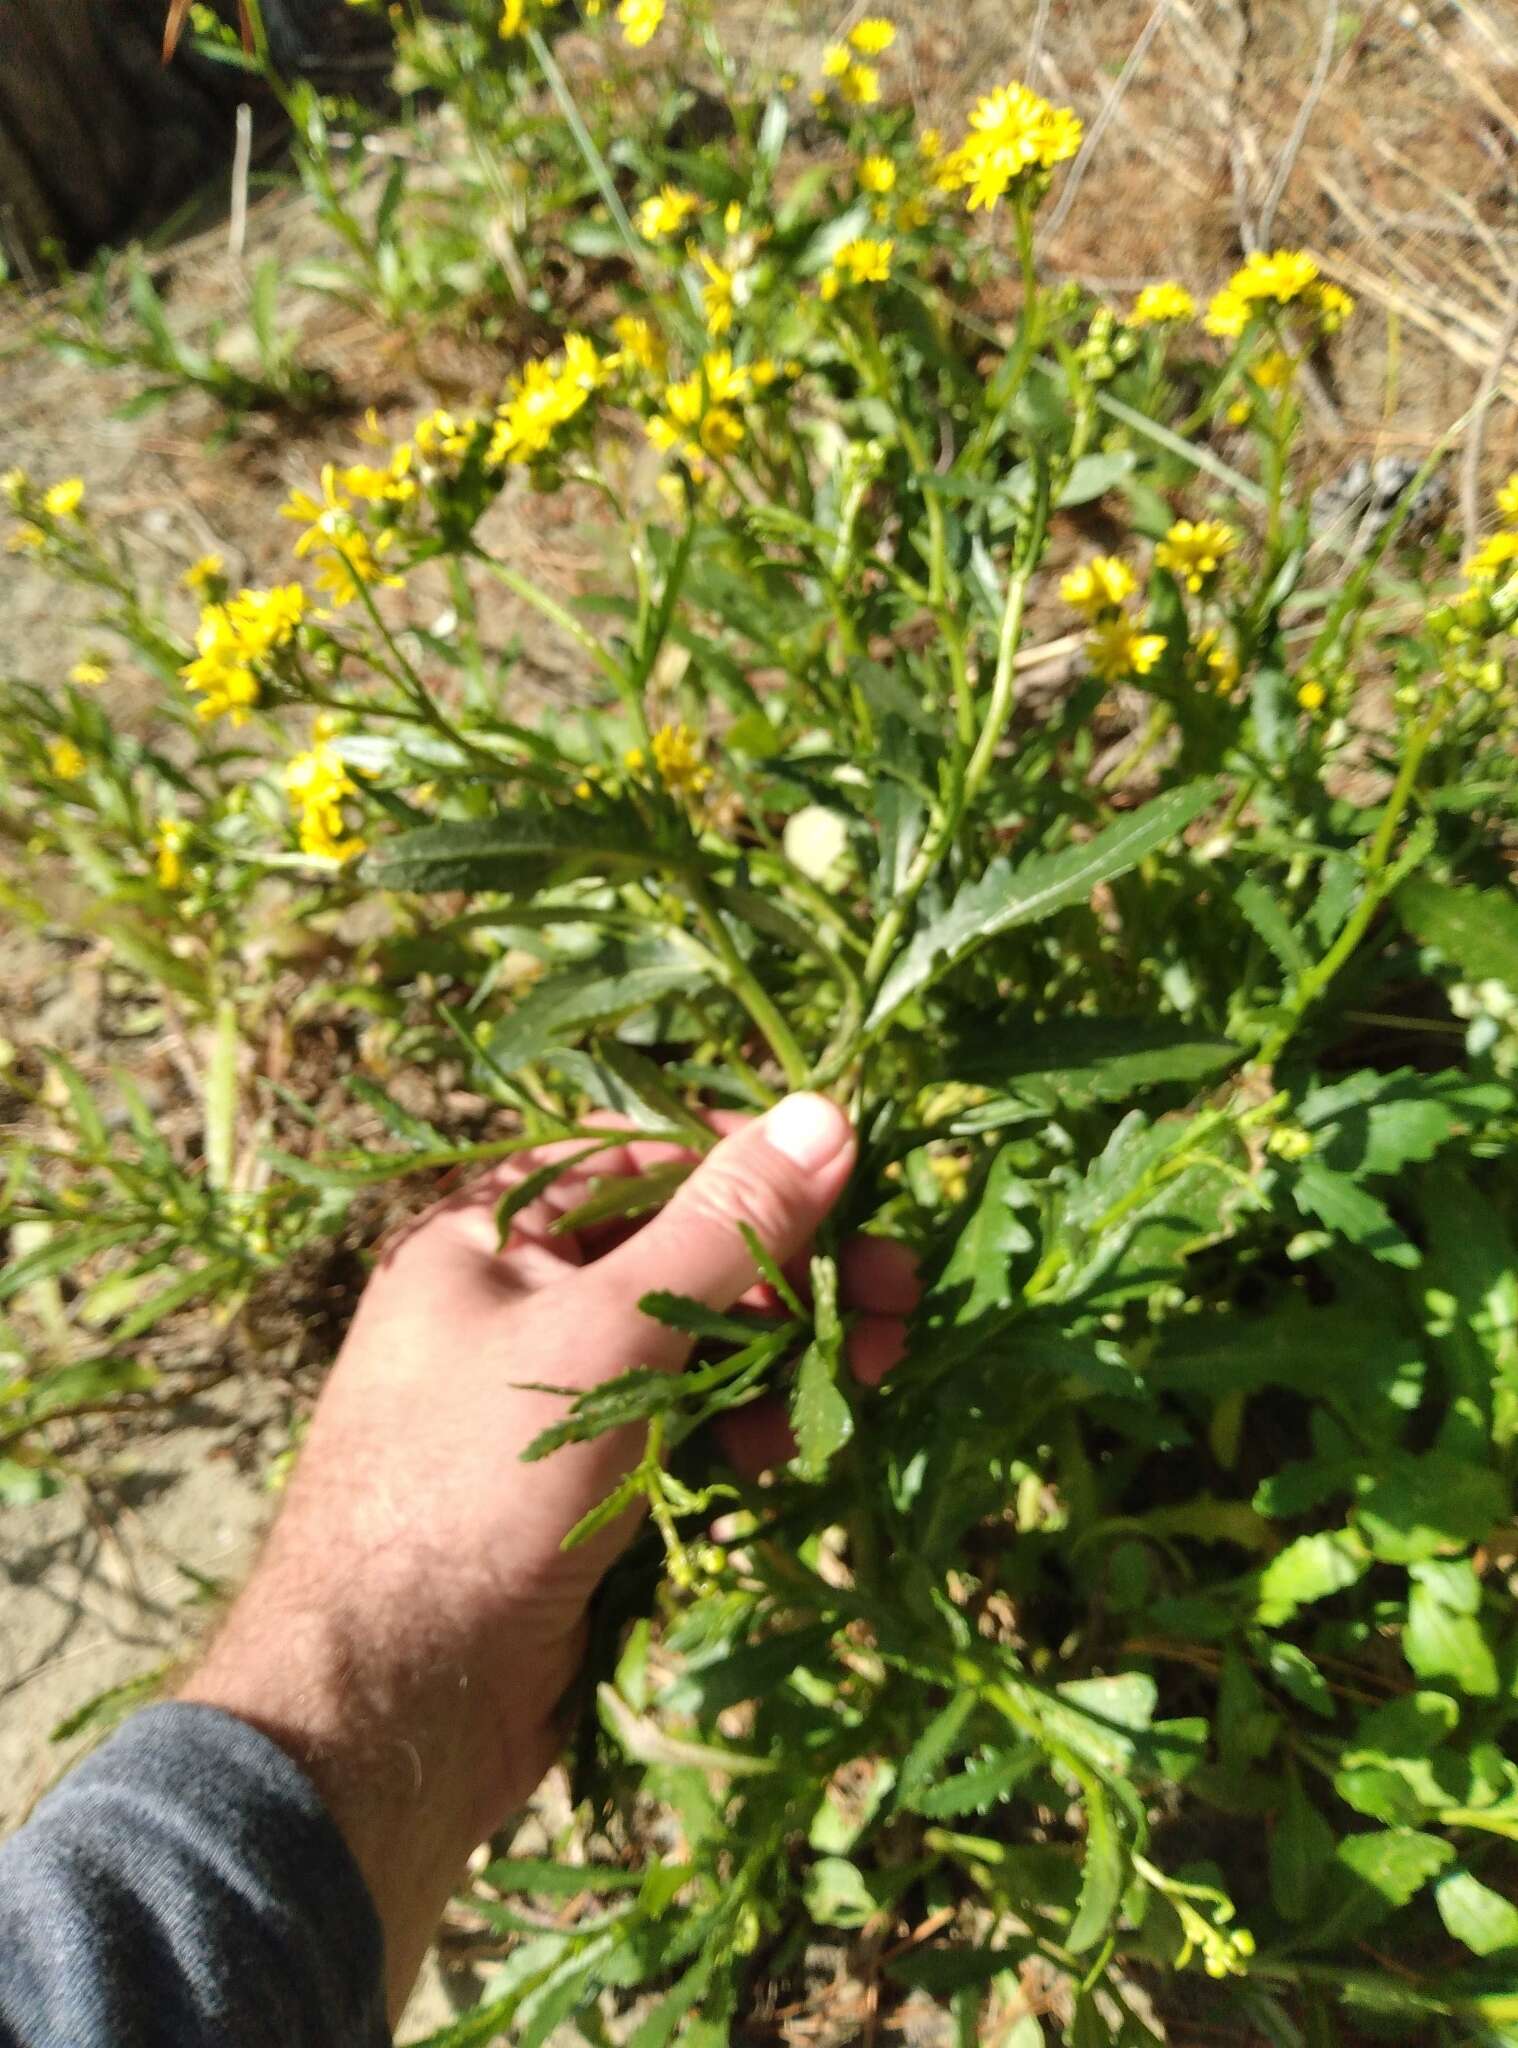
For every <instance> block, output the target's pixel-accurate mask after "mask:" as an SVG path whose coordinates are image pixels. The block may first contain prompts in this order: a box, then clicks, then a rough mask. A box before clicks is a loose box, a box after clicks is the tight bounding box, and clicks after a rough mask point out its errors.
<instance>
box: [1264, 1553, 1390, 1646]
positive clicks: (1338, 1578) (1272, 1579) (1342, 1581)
mask: <svg viewBox="0 0 1518 2048" xmlns="http://www.w3.org/2000/svg"><path fill="white" fill-rule="evenodd" d="M1369 1565H1370V1553H1369V1552H1368V1551H1367V1550H1366V1548H1365V1545H1364V1544H1363V1543H1362V1542H1361V1541H1360V1539H1359V1537H1358V1536H1356V1535H1354V1534H1353V1533H1352V1532H1351V1531H1349V1530H1347V1529H1346V1530H1342V1531H1339V1532H1327V1531H1325V1532H1324V1533H1322V1534H1320V1535H1316V1536H1299V1537H1298V1538H1297V1540H1296V1542H1295V1543H1288V1544H1287V1546H1286V1548H1285V1549H1284V1550H1283V1551H1282V1552H1281V1553H1280V1555H1279V1556H1278V1557H1273V1558H1272V1559H1271V1561H1270V1563H1269V1564H1268V1565H1266V1567H1265V1569H1264V1571H1262V1572H1261V1574H1260V1587H1259V1600H1258V1606H1257V1607H1256V1610H1255V1611H1256V1615H1257V1618H1258V1619H1259V1621H1260V1622H1261V1623H1262V1624H1263V1626H1264V1627H1266V1628H1279V1627H1280V1625H1281V1624H1282V1622H1286V1621H1290V1620H1291V1618H1292V1616H1293V1615H1294V1614H1295V1613H1296V1612H1297V1611H1298V1609H1299V1608H1302V1607H1309V1606H1311V1605H1312V1603H1313V1602H1314V1601H1316V1600H1326V1599H1327V1598H1328V1597H1329V1595H1330V1594H1332V1593H1342V1592H1343V1591H1344V1589H1345V1587H1346V1586H1352V1585H1354V1583H1355V1581H1356V1580H1357V1579H1359V1578H1363V1576H1364V1575H1365V1572H1366V1570H1367V1569H1368V1568H1369Z"/></svg>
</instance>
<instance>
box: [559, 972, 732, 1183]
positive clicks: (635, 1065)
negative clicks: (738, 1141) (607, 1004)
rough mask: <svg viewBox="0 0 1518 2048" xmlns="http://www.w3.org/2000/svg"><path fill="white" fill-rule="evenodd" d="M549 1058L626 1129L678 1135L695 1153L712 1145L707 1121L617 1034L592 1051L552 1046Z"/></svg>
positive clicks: (713, 1138)
mask: <svg viewBox="0 0 1518 2048" xmlns="http://www.w3.org/2000/svg"><path fill="white" fill-rule="evenodd" d="M686 985H687V986H688V985H689V977H688V978H687V983H686ZM550 1057H551V1058H552V1061H553V1065H554V1066H555V1068H557V1069H558V1071H559V1072H560V1073H562V1074H563V1075H564V1076H565V1078H566V1079H567V1080H569V1081H571V1082H573V1083H574V1084H575V1085H576V1086H578V1087H580V1088H583V1089H584V1090H585V1093H586V1094H587V1095H588V1096H589V1097H590V1099H591V1101H592V1102H594V1103H595V1104H596V1106H597V1107H598V1108H600V1109H609V1110H612V1111H614V1112H615V1113H616V1114H617V1115H618V1116H621V1117H625V1118H626V1120H627V1123H628V1125H629V1126H630V1127H631V1128H633V1129H635V1130H642V1131H654V1132H657V1133H658V1134H659V1135H660V1136H662V1137H669V1136H671V1135H678V1136H679V1137H680V1138H681V1139H682V1141H683V1142H685V1143H686V1144H689V1145H690V1146H691V1147H692V1148H693V1149H694V1150H695V1151H698V1152H709V1151H710V1150H711V1148H712V1146H713V1145H715V1144H716V1142H717V1133H716V1132H715V1131H714V1130H713V1129H712V1127H711V1125H710V1124H708V1123H705V1122H703V1121H702V1119H701V1118H700V1117H699V1116H697V1115H696V1113H695V1111H694V1110H691V1109H688V1108H687V1107H686V1105H685V1104H684V1103H683V1102H682V1101H681V1100H680V1098H679V1096H678V1095H677V1094H676V1093H675V1091H674V1090H673V1088H671V1087H670V1085H669V1083H668V1082H667V1081H666V1080H665V1078H664V1075H663V1073H662V1071H661V1070H660V1068H659V1067H658V1066H657V1065H656V1063H655V1062H654V1061H653V1060H651V1059H650V1058H649V1057H648V1055H647V1054H646V1053H641V1052H638V1051H636V1050H635V1049H634V1048H633V1047H632V1046H630V1045H622V1044H620V1043H619V1042H618V1041H617V1040H616V1039H603V1040H601V1041H600V1042H599V1043H598V1044H597V1045H596V1046H595V1047H594V1049H593V1050H591V1051H587V1052H577V1051H555V1052H553V1053H552V1054H551V1055H550Z"/></svg>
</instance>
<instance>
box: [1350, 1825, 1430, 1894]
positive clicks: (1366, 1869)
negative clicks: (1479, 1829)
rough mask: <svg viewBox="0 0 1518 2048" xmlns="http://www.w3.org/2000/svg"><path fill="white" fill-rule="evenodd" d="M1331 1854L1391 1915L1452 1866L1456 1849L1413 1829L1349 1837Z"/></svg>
mask: <svg viewBox="0 0 1518 2048" xmlns="http://www.w3.org/2000/svg"><path fill="white" fill-rule="evenodd" d="M1334 1854H1335V1856H1336V1857H1337V1859H1338V1860H1339V1862H1340V1863H1342V1864H1343V1865H1344V1867H1345V1868H1346V1869H1347V1870H1351V1871H1353V1872H1354V1874H1355V1876H1356V1877H1358V1878H1359V1879H1360V1881H1361V1883H1362V1884H1366V1885H1369V1886H1370V1888H1371V1889H1372V1891H1376V1892H1379V1893H1380V1894H1381V1897H1382V1898H1383V1899H1384V1900H1385V1901H1386V1909H1387V1911H1392V1910H1394V1909H1395V1908H1396V1907H1398V1906H1405V1905H1406V1904H1407V1902H1408V1900H1409V1899H1413V1898H1416V1897H1417V1895H1418V1893H1419V1892H1421V1891H1422V1889H1423V1887H1424V1886H1425V1885H1426V1884H1427V1883H1428V1881H1429V1879H1430V1878H1431V1877H1435V1876H1437V1875H1438V1873H1439V1872H1440V1871H1441V1870H1443V1869H1445V1868H1446V1866H1447V1865H1449V1864H1451V1863H1453V1862H1454V1860H1455V1845H1454V1843H1453V1842H1445V1841H1441V1840H1440V1838H1439V1837H1438V1836H1437V1835H1426V1834H1421V1833H1420V1832H1419V1831H1418V1830H1417V1829H1416V1828H1388V1829H1387V1830H1386V1831H1385V1833H1384V1834H1369V1835H1349V1836H1347V1837H1346V1838H1345V1840H1344V1841H1342V1842H1340V1844H1339V1846H1338V1848H1337V1849H1336V1850H1335V1851H1334Z"/></svg>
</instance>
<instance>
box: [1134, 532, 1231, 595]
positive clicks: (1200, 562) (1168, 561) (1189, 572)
mask: <svg viewBox="0 0 1518 2048" xmlns="http://www.w3.org/2000/svg"><path fill="white" fill-rule="evenodd" d="M1238 544H1239V537H1238V535H1237V534H1236V533H1235V532H1234V530H1233V528H1232V527H1231V526H1225V525H1224V524H1223V522H1222V520H1221V519H1199V520H1196V521H1195V522H1193V521H1192V520H1190V519H1178V520H1177V521H1176V523H1175V525H1174V526H1172V527H1171V529H1170V531H1169V532H1168V533H1167V534H1166V535H1165V538H1164V539H1163V540H1162V541H1161V542H1160V544H1159V546H1158V547H1157V548H1156V549H1155V551H1154V559H1155V561H1156V562H1158V564H1159V566H1160V567H1161V568H1162V569H1168V570H1169V571H1170V573H1171V575H1172V576H1174V577H1175V578H1176V579H1177V581H1179V582H1181V583H1184V584H1185V586H1186V588H1187V589H1188V590H1189V591H1191V592H1192V593H1193V594H1195V593H1196V592H1197V591H1199V590H1200V589H1201V588H1202V586H1203V584H1205V583H1207V582H1209V581H1210V580H1211V579H1212V577H1214V576H1216V574H1217V573H1218V570H1219V569H1221V568H1222V566H1223V558H1224V557H1225V556H1226V555H1230V554H1232V552H1233V550H1234V549H1235V548H1236V547H1237V546H1238Z"/></svg>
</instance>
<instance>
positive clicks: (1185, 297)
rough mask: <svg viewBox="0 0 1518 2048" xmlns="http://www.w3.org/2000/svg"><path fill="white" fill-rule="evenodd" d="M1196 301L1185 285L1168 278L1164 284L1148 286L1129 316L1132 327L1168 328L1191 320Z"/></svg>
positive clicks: (1139, 296) (1136, 301)
mask: <svg viewBox="0 0 1518 2048" xmlns="http://www.w3.org/2000/svg"><path fill="white" fill-rule="evenodd" d="M1195 313H1196V300H1195V299H1194V298H1193V297H1192V296H1191V294H1190V292H1188V291H1187V289H1186V287H1185V285H1183V284H1177V283H1176V282H1175V280H1174V278H1167V279H1166V280H1165V282H1164V283H1162V284H1146V285H1145V286H1144V289H1143V290H1142V291H1141V292H1140V293H1139V295H1138V297H1137V298H1136V299H1135V300H1134V302H1133V307H1132V310H1131V312H1130V313H1129V315H1128V325H1129V326H1130V327H1168V326H1170V325H1171V323H1172V322H1174V321H1178V320H1190V319H1191V318H1192V317H1193V316H1194V314H1195Z"/></svg>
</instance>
